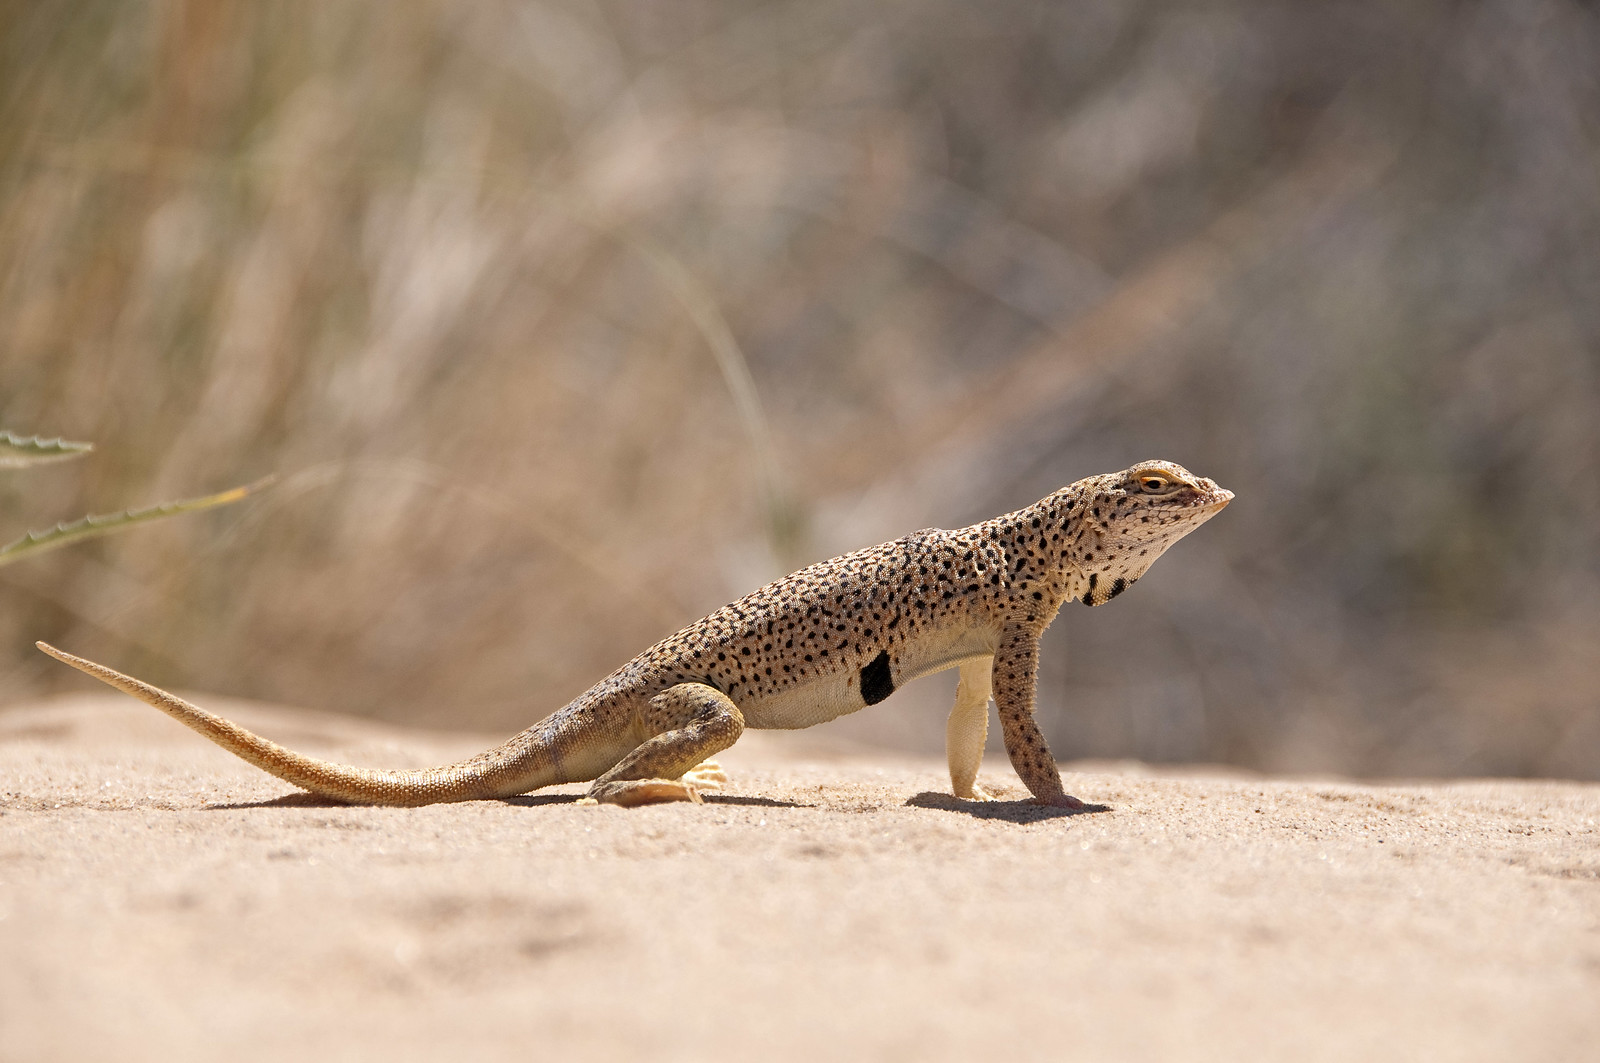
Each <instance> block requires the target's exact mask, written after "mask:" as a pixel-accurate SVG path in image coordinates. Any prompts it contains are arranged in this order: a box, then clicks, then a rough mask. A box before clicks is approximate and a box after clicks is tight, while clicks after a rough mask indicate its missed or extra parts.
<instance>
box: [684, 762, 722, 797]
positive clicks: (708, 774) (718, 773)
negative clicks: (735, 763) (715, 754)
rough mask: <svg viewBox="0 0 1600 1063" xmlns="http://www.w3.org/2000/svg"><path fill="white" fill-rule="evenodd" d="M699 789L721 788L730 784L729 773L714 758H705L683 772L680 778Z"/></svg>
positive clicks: (686, 783)
mask: <svg viewBox="0 0 1600 1063" xmlns="http://www.w3.org/2000/svg"><path fill="white" fill-rule="evenodd" d="M680 781H681V782H683V783H684V784H685V785H688V786H692V787H694V788H695V789H697V790H720V789H722V788H723V787H724V786H726V785H728V773H727V772H725V771H723V770H722V765H721V764H718V763H717V762H716V761H714V760H703V761H701V762H700V763H699V764H696V765H695V766H694V767H692V768H690V769H689V770H688V771H686V772H684V773H683V778H682V779H681V780H680Z"/></svg>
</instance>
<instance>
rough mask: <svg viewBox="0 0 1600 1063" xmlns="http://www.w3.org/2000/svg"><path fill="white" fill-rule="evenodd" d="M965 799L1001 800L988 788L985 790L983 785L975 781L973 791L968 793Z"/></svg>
mask: <svg viewBox="0 0 1600 1063" xmlns="http://www.w3.org/2000/svg"><path fill="white" fill-rule="evenodd" d="M965 799H966V800H968V801H998V800H1000V799H999V798H998V797H996V796H995V795H994V794H991V793H990V792H989V791H988V790H985V789H984V788H983V787H981V786H979V785H978V784H977V783H973V784H972V792H971V793H970V794H967V795H966V798H965Z"/></svg>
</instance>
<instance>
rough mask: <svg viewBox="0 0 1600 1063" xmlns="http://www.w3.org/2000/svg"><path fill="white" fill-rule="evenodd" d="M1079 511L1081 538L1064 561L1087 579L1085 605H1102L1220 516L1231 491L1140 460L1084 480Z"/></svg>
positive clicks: (1180, 468) (1180, 469) (1164, 465)
mask: <svg viewBox="0 0 1600 1063" xmlns="http://www.w3.org/2000/svg"><path fill="white" fill-rule="evenodd" d="M1087 486H1088V491H1087V493H1086V494H1085V496H1084V500H1083V505H1082V508H1081V509H1080V510H1079V512H1080V514H1081V516H1080V518H1079V519H1080V520H1082V522H1083V529H1084V534H1083V535H1082V536H1080V537H1078V539H1077V542H1076V544H1075V546H1074V548H1073V549H1072V550H1071V551H1070V552H1069V556H1068V560H1069V561H1071V562H1072V563H1073V564H1075V565H1076V567H1077V568H1078V570H1079V571H1080V572H1081V573H1082V574H1083V575H1084V577H1085V578H1086V579H1087V581H1088V585H1087V588H1086V589H1085V590H1084V591H1083V592H1082V598H1083V602H1084V604H1085V605H1103V604H1105V603H1106V602H1108V601H1110V600H1111V599H1112V598H1115V597H1116V596H1117V595H1118V594H1120V593H1122V592H1123V591H1124V590H1126V589H1127V588H1128V587H1129V586H1130V585H1131V584H1132V583H1133V582H1134V581H1135V580H1137V579H1138V578H1139V577H1140V576H1142V575H1144V573H1145V570H1147V569H1148V568H1149V567H1150V566H1151V565H1152V564H1154V563H1155V560H1156V558H1158V557H1160V556H1161V555H1162V553H1163V552H1164V551H1165V550H1166V549H1167V547H1169V546H1171V545H1172V544H1173V543H1175V542H1177V541H1178V540H1179V539H1181V538H1183V537H1184V536H1185V535H1188V534H1189V533H1190V532H1192V531H1194V530H1195V529H1196V528H1198V527H1200V525H1202V524H1204V523H1205V522H1206V521H1208V520H1210V519H1211V518H1212V517H1214V516H1216V515H1217V513H1219V512H1221V510H1222V507H1223V506H1226V505H1227V504H1228V503H1229V502H1230V501H1232V499H1233V492H1232V491H1228V490H1226V489H1224V488H1221V487H1218V486H1217V484H1216V481H1214V480H1208V479H1206V478H1205V477H1203V476H1195V475H1194V474H1193V473H1191V472H1189V470H1187V469H1185V468H1184V467H1183V466H1181V465H1176V464H1174V463H1172V462H1170V461H1142V462H1140V463H1139V464H1137V465H1135V466H1134V467H1133V468H1131V469H1128V470H1127V471H1125V472H1116V473H1109V474H1107V475H1105V476H1097V477H1095V478H1093V479H1092V480H1090V481H1089V483H1088V485H1087Z"/></svg>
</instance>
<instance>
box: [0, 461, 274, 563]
mask: <svg viewBox="0 0 1600 1063" xmlns="http://www.w3.org/2000/svg"><path fill="white" fill-rule="evenodd" d="M276 479H277V477H275V476H268V477H266V478H264V479H261V480H257V481H256V482H255V483H251V484H245V485H243V486H241V487H232V488H229V489H228V490H226V491H219V492H217V493H216V494H214V495H204V496H202V497H199V498H185V499H181V500H179V501H177V502H162V503H160V504H158V505H154V506H145V507H144V508H142V509H125V510H123V511H122V512H120V513H103V514H99V515H96V516H89V517H83V518H81V519H79V520H75V521H71V522H70V523H62V524H57V525H56V526H55V527H54V528H50V529H49V530H47V531H37V532H29V533H28V534H26V535H24V536H23V537H22V538H20V539H18V540H16V541H15V542H12V543H9V544H7V545H6V546H4V547H0V565H9V564H11V563H12V562H13V561H20V560H22V559H23V558H25V557H29V556H31V555H33V554H37V553H41V552H43V551H45V550H54V549H55V548H56V547H59V546H67V545H69V544H71V543H76V542H81V541H82V540H84V539H92V538H94V537H95V536H97V535H107V534H109V533H111V532H114V531H121V530H122V529H123V528H128V527H132V526H133V525H135V524H144V523H146V522H148V521H152V520H162V519H164V518H166V517H176V516H178V515H180V514H183V513H197V512H199V511H200V510H203V509H215V508H216V507H217V506H226V505H230V504H231V503H234V502H238V501H240V500H241V499H244V498H247V497H249V496H250V495H252V494H255V493H256V492H257V491H260V490H262V489H264V488H266V487H268V486H270V485H271V484H272V483H273V481H274V480H276Z"/></svg>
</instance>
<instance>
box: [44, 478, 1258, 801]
mask: <svg viewBox="0 0 1600 1063" xmlns="http://www.w3.org/2000/svg"><path fill="white" fill-rule="evenodd" d="M1232 498H1233V494H1232V492H1229V491H1225V490H1223V489H1222V488H1220V487H1218V486H1217V485H1216V484H1215V483H1214V482H1212V481H1211V480H1207V479H1203V478H1200V477H1196V476H1193V475H1191V474H1190V473H1189V472H1187V471H1186V470H1184V469H1183V468H1181V467H1180V466H1177V465H1174V464H1172V463H1171V462H1164V461H1147V462H1142V463H1140V464H1138V465H1135V466H1133V468H1131V469H1128V470H1127V471H1125V472H1119V473H1108V474H1106V475H1103V476H1091V477H1089V478H1087V479H1084V480H1079V481H1078V482H1077V483H1075V484H1072V485H1071V486H1069V487H1064V488H1062V489H1061V490H1059V491H1057V492H1056V493H1054V494H1052V495H1050V496H1049V497H1048V498H1045V499H1042V500H1040V501H1039V502H1036V503H1035V504H1033V505H1031V506H1029V507H1027V508H1026V509H1019V510H1017V511H1016V512H1015V513H1007V514H1006V515H1005V516H1002V517H996V518H994V519H993V520H988V521H984V522H983V523H982V524H975V525H973V526H972V527H970V528H962V529H960V530H959V531H941V530H938V529H928V530H925V531H920V532H916V533H914V534H912V535H908V536H906V537H905V538H903V539H896V540H895V541H894V542H890V543H884V544H883V545H881V546H874V547H870V548H868V549H866V550H857V551H856V552H854V553H850V554H845V555H844V556H842V557H836V558H834V559H833V560H831V561H824V562H822V563H820V564H816V565H812V566H811V567H810V568H806V569H802V570H801V571H799V572H796V573H794V574H793V575H791V576H786V577H784V578H783V579H781V580H778V581H777V582H776V583H769V584H768V585H767V586H765V587H762V588H761V589H760V590H758V591H755V592H754V593H751V594H748V595H746V596H745V597H743V598H740V599H739V600H738V601H736V602H734V603H733V604H731V605H727V606H724V607H723V608H721V609H719V610H717V611H716V612H715V613H712V614H711V615H710V616H708V617H706V618H705V619H703V620H699V621H697V622H695V623H693V624H690V625H689V626H688V627H686V628H684V629H683V630H682V631H679V632H678V633H677V634H676V635H672V636H671V637H669V638H667V639H664V640H663V641H661V642H658V643H656V645H654V646H652V647H650V648H649V649H648V650H645V651H644V652H643V653H641V654H640V655H639V656H637V657H635V658H634V659H633V660H631V661H629V662H628V663H627V664H625V665H623V666H622V667H621V668H619V669H618V670H617V671H615V672H613V673H612V674H611V675H609V676H607V677H606V678H604V679H602V680H601V681H600V682H599V683H597V684H596V685H595V686H593V687H591V688H590V689H589V690H587V691H585V692H584V693H583V694H581V695H579V696H578V697H577V698H576V699H574V700H573V701H572V703H571V704H569V705H567V706H566V707H565V708H563V709H561V710H559V711H557V712H555V713H553V714H551V715H550V716H547V717H546V718H545V719H543V720H541V721H539V722H538V723H536V724H534V725H533V726H532V727H530V728H528V729H527V730H526V731H523V732H522V733H521V734H519V735H517V736H515V737H514V738H512V739H510V740H509V741H507V742H506V743H504V744H503V745H500V746H497V747H495V748H494V749H490V750H487V751H486V752H483V753H480V754H478V755H477V756H475V757H473V758H472V759H470V760H465V761H462V762H460V763H458V764H451V765H448V766H445V767H441V768H427V769H422V770H417V771H382V770H377V769H370V768H354V767H348V766H345V765H340V764H330V763H328V762H326V761H321V760H316V759H315V758H312V757H307V756H303V755H301V754H299V753H295V752H293V751H291V750H288V749H285V748H283V747H282V746H279V745H276V744H274V743H272V742H268V741H267V740H265V739H263V738H260V737H258V736H256V735H254V734H251V733H250V732H249V731H246V730H245V729H244V728H242V727H239V726H237V725H236V724H233V723H229V722H228V721H227V720H224V719H222V718H221V717H219V716H214V715H212V714H211V713H209V712H206V711H205V710H204V709H201V708H198V707H196V706H194V705H191V704H189V703H188V702H186V701H183V700H182V699H180V698H177V697H174V696H173V695H171V694H168V693H167V692H166V691H164V690H161V689H159V688H157V687H153V686H150V685H148V684H146V683H142V682H140V681H139V680H137V679H132V678H130V677H128V676H125V675H122V674H121V673H120V672H115V671H112V670H111V669H109V668H106V667H104V666H103V665H98V664H95V663H93V662H91V661H86V660H83V659H82V658H79V657H74V656H72V655H71V654H67V653H63V652H62V651H60V650H58V649H55V648H54V647H52V646H47V645H45V644H44V643H42V642H41V643H39V648H40V649H42V650H43V651H44V652H46V653H48V654H50V655H51V656H53V657H55V658H57V659H59V660H62V661H65V662H66V663H67V664H70V665H72V666H73V667H74V668H77V669H79V670H80V671H83V672H86V673H88V674H89V675H92V676H94V677H95V678H97V679H100V680H103V681H104V682H106V683H109V684H110V685H112V686H114V687H116V688H117V689H119V690H122V691H124V692H126V693H129V694H132V695H133V696H134V697H137V698H140V699H141V700H143V701H146V702H149V703H150V704H151V705H154V706H155V707H156V708H158V709H161V710H162V711H164V712H166V713H168V714H169V715H171V716H173V717H174V718H176V719H178V720H179V721H181V722H182V723H184V724H187V725H188V726H189V727H192V728H194V729H195V730H196V731H199V732H200V733H201V734H203V735H205V736H206V737H207V738H209V739H211V740H212V741H213V742H216V743H217V744H218V745H220V746H222V747H223V748H224V749H227V750H230V751H231V752H233V753H235V754H237V755H238V756H240V757H242V758H244V759H245V760H247V761H249V762H250V763H252V764H254V765H256V766H257V767H259V768H261V769H262V770H264V771H267V772H270V773H271V774H273V775H276V776H277V777H278V778H280V779H283V780H285V781H287V782H290V783H293V784H294V785H295V786H299V787H301V788H302V789H305V790H309V791H311V792H312V793H315V794H320V795H323V796H325V797H331V798H335V799H337V800H340V801H348V802H351V803H352V804H372V805H426V804H433V803H435V802H440V801H468V800H474V799H478V798H495V797H510V796H513V795H515V794H522V793H527V792H528V791H530V790H536V789H538V788H539V787H541V786H551V785H554V784H557V783H568V782H588V781H590V780H594V785H593V786H592V787H591V788H590V790H589V793H588V799H590V800H594V801H604V802H610V803H615V804H623V805H628V804H643V803H647V802H652V801H663V800H698V799H699V797H698V793H697V790H698V789H699V788H701V787H702V786H709V785H714V784H715V781H716V772H715V769H714V766H710V765H702V762H703V761H705V760H706V758H707V757H710V756H713V755H714V754H716V753H718V752H720V751H722V750H724V749H726V748H728V747H729V746H731V745H732V744H733V743H734V742H735V741H736V740H737V739H738V737H739V735H740V733H741V732H742V731H743V730H744V728H745V727H759V728H798V727H810V726H811V725H812V724H817V723H822V722H824V721H826V720H831V719H834V718H835V717H838V716H842V715H844V714H846V713H851V712H855V711H857V710H858V709H862V708H865V707H866V706H868V705H875V704H877V703H878V702H880V701H882V700H883V699H884V698H886V697H888V696H889V695H890V694H891V693H893V692H894V690H896V689H897V688H899V687H901V686H904V685H905V684H906V683H908V682H910V681H911V680H913V679H916V678H918V677H920V676H924V675H928V674H931V673H933V672H937V671H941V670H943V669H946V668H952V667H959V668H960V669H961V682H960V685H959V687H958V689H957V694H956V706H955V708H954V709H953V710H952V711H951V714H950V722H949V726H948V729H947V733H946V739H947V749H948V753H949V762H950V778H951V784H952V787H953V789H954V791H955V794H956V796H957V797H966V798H983V797H985V796H986V795H984V794H983V793H982V792H981V791H980V790H978V789H977V788H976V787H975V786H974V780H975V779H976V776H977V772H978V764H979V761H980V760H981V759H982V757H983V743H984V738H985V735H986V732H987V729H988V715H987V712H988V700H989V698H990V696H991V695H992V696H993V698H994V702H995V705H996V708H997V709H998V711H999V716H1000V726H1001V730H1002V733H1003V735H1004V737H1005V746H1006V751H1007V753H1008V754H1010V757H1011V763H1012V765H1013V766H1014V767H1015V768H1016V770H1017V774H1018V775H1019V776H1021V778H1022V781H1023V783H1024V784H1025V785H1026V786H1027V787H1028V790H1029V791H1030V792H1031V793H1032V794H1033V795H1034V798H1035V800H1037V801H1039V802H1041V803H1044V804H1049V805H1057V806H1061V807H1066V808H1081V807H1083V806H1082V802H1080V801H1078V800H1077V799H1076V798H1074V797H1071V796H1069V795H1068V794H1067V793H1066V792H1065V791H1064V790H1063V788H1062V785H1061V776H1060V774H1059V772H1058V771H1057V769H1056V763H1055V759H1054V758H1053V757H1052V756H1051V755H1050V750H1049V747H1048V746H1046V745H1045V741H1044V736H1043V735H1041V734H1040V733H1039V728H1038V726H1037V725H1036V724H1035V723H1034V719H1033V698H1034V679H1035V674H1036V672H1037V670H1038V660H1039V636H1040V634H1041V633H1043V631H1044V629H1045V628H1046V627H1048V626H1049V624H1050V621H1051V620H1053V619H1055V615H1056V613H1057V612H1058V611H1059V610H1060V608H1061V606H1062V605H1063V604H1064V603H1066V602H1069V601H1071V600H1072V599H1074V598H1077V599H1079V600H1081V601H1083V602H1084V604H1086V605H1091V606H1093V605H1103V604H1105V603H1106V602H1107V601H1110V600H1111V599H1112V598H1115V597H1116V596H1117V595H1118V594H1120V593H1122V592H1123V591H1124V590H1126V589H1127V588H1128V587H1130V586H1132V585H1133V583H1134V582H1135V581H1137V580H1138V579H1139V577H1140V576H1142V575H1144V573H1145V571H1146V570H1147V569H1148V568H1149V567H1150V565H1151V564H1152V563H1153V562H1154V561H1155V559H1156V558H1157V557H1159V556H1161V554H1162V552H1163V551H1165V550H1166V549H1167V547H1169V546H1171V545H1172V544H1173V543H1174V542H1176V541H1177V540H1178V539H1180V538H1182V537H1183V536H1185V535H1187V534H1188V533H1189V532H1191V531H1193V530H1194V529H1195V528H1197V527H1199V526H1200V525H1201V524H1202V523H1204V522H1205V521H1206V520H1208V519H1210V518H1211V517H1212V516H1214V515H1215V514H1216V513H1217V512H1218V511H1219V510H1221V509H1222V507H1223V506H1225V505H1227V504H1228V502H1229V500H1230V499H1232ZM696 765H701V770H700V771H698V772H697V771H696V770H695V767H696Z"/></svg>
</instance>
